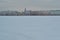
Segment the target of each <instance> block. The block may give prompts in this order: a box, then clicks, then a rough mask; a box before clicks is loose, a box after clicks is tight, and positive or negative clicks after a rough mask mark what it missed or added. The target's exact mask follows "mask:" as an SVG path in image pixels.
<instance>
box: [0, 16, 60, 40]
mask: <svg viewBox="0 0 60 40" xmlns="http://www.w3.org/2000/svg"><path fill="white" fill-rule="evenodd" d="M0 40H60V16H20V17H19V16H0Z"/></svg>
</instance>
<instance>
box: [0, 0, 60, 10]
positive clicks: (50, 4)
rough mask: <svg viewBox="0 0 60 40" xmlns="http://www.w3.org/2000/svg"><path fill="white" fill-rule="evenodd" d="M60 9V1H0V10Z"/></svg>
mask: <svg viewBox="0 0 60 40" xmlns="http://www.w3.org/2000/svg"><path fill="white" fill-rule="evenodd" d="M24 8H27V9H31V10H47V9H60V0H0V10H9V9H10V10H19V9H20V10H22V9H24Z"/></svg>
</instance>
